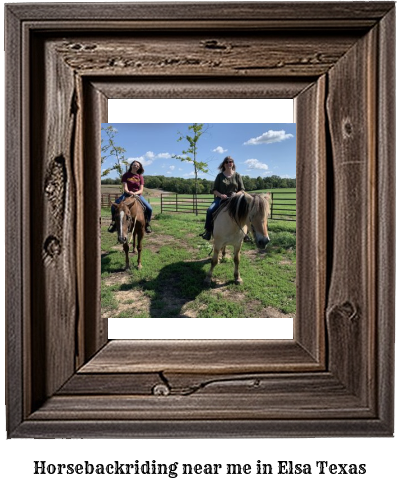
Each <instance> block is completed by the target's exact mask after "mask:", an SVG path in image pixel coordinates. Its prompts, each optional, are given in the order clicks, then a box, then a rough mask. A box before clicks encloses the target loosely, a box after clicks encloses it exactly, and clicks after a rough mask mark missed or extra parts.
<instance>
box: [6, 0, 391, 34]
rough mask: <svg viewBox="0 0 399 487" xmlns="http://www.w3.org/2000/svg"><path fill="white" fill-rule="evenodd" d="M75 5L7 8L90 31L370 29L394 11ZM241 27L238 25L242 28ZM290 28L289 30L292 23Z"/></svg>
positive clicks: (366, 5)
mask: <svg viewBox="0 0 399 487" xmlns="http://www.w3.org/2000/svg"><path fill="white" fill-rule="evenodd" d="M84 7H85V8H82V7H81V6H80V5H74V4H68V5H66V4H48V5H45V4H38V5H35V8H34V9H32V7H30V6H29V5H27V4H25V5H24V4H21V5H9V6H8V8H9V10H10V11H11V12H13V13H14V15H15V16H17V17H18V18H19V19H21V20H25V21H26V20H31V21H32V20H42V21H44V20H61V19H62V20H72V21H74V22H76V21H78V20H84V19H86V20H90V21H94V22H92V23H91V27H92V29H94V28H95V23H96V22H99V21H101V20H107V21H109V20H121V21H123V20H125V21H126V20H127V19H135V18H138V19H140V20H151V21H154V20H156V19H159V20H169V21H172V20H173V21H176V20H179V21H180V22H181V23H184V22H186V21H188V20H191V19H203V20H206V21H212V20H239V21H241V22H242V21H247V22H248V21H251V20H255V21H258V20H260V19H261V20H265V19H270V20H274V21H280V22H281V23H283V24H284V22H285V21H287V20H291V21H295V22H296V23H297V24H302V27H303V28H305V27H306V26H307V25H308V23H309V22H310V21H312V20H313V21H322V20H326V21H328V22H333V21H339V22H340V24H338V25H342V23H345V21H347V22H353V23H354V24H357V25H363V26H364V25H366V26H367V27H369V26H370V25H369V23H366V22H367V21H372V22H374V23H376V22H377V21H378V20H380V19H381V18H382V17H383V16H384V15H385V14H386V13H387V12H388V11H389V10H391V9H392V8H393V2H378V3H376V4H371V3H370V2H356V4H355V5H352V4H351V2H339V3H338V2H328V3H323V4H320V5H318V4H314V3H310V2H309V3H306V2H303V3H302V5H301V6H300V7H293V5H292V4H290V3H289V2H273V3H272V4H271V3H267V2H264V3H260V2H256V3H255V2H245V3H233V2H223V3H222V4H219V3H215V2H201V3H187V4H186V5H185V8H182V7H181V5H179V4H173V3H169V2H165V3H159V2H158V3H154V4H140V3H129V4H123V3H114V4H112V5H110V4H108V5H107V4H97V5H96V4H94V5H90V8H89V4H86V5H84ZM242 25H243V24H242V23H241V26H242ZM290 25H291V28H292V24H290Z"/></svg>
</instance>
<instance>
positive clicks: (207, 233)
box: [201, 230, 212, 240]
mask: <svg viewBox="0 0 399 487" xmlns="http://www.w3.org/2000/svg"><path fill="white" fill-rule="evenodd" d="M201 236H202V238H203V239H204V240H210V239H211V237H212V232H211V231H209V230H205V232H204V233H203V234H202V235H201Z"/></svg>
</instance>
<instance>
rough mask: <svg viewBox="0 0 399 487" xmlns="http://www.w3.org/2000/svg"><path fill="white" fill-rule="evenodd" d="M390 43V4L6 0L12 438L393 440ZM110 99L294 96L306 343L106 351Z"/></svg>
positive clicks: (150, 345) (301, 329) (123, 344)
mask: <svg viewBox="0 0 399 487" xmlns="http://www.w3.org/2000/svg"><path fill="white" fill-rule="evenodd" d="M394 37H395V10H394V3H393V2H387V3H385V2H367V3H360V2H355V3H352V2H348V3H345V2H336V3H331V4H329V3H328V4H327V3H324V2H323V3H322V4H317V3H308V4H306V3H298V4H296V3H294V4H293V3H275V2H273V3H270V4H268V3H253V4H252V3H249V2H245V3H243V2H242V3H238V4H237V3H232V4H228V3H227V4H226V3H218V4H216V3H213V4H212V3H210V4H204V3H201V4H195V3H189V4H186V5H185V6H184V8H182V4H170V3H165V4H164V3H162V4H115V3H112V4H102V5H98V4H97V5H96V4H86V5H85V4H69V5H65V4H56V5H51V4H36V5H29V4H10V5H7V6H6V73H7V80H6V86H7V99H6V120H7V134H6V163H7V173H6V182H7V194H6V201H7V208H11V207H12V208H13V215H15V216H16V219H15V221H16V222H17V223H16V224H15V225H12V226H11V225H8V226H7V235H6V264H7V269H6V276H7V277H6V279H7V284H6V289H7V296H6V307H7V309H6V319H7V421H8V434H9V437H12V438H15V437H50V438H51V437H205V436H209V437H216V436H219V437H220V436H329V435H342V436H346V435H352V436H387V435H392V434H393V367H394V365H393V364H394V361H393V347H394V265H393V258H394V163H395V155H394V137H395V128H394V124H395V114H394V106H395V104H394V89H395V84H394V76H395V68H394V63H393V59H394V46H395V42H394ZM115 97H118V98H123V97H126V98H156V97H168V98H177V97H178V98H190V97H192V98H204V97H205V98H232V99H234V98H264V97H268V98H271V97H275V98H279V97H280V98H282V97H285V98H287V97H288V98H294V99H295V103H296V119H297V123H298V130H297V141H298V149H297V179H298V236H297V240H298V267H297V271H298V272H297V274H298V293H297V308H298V312H297V317H296V321H295V329H294V340H292V341H168V340H166V341H156V340H153V341H135V340H129V341H110V342H108V340H107V329H106V321H104V320H101V319H100V302H99V301H100V293H99V262H100V250H99V249H100V236H99V217H98V215H99V214H100V211H99V205H100V198H99V194H98V192H99V189H98V187H99V185H97V184H96V181H98V180H99V171H100V169H99V167H100V165H99V157H100V154H99V147H100V144H99V137H100V123H101V122H102V121H106V117H107V115H106V105H107V99H108V98H115ZM97 186H98V187H97ZM83 195H84V198H83ZM87 236H89V238H87ZM93 236H94V238H93ZM85 237H86V240H85Z"/></svg>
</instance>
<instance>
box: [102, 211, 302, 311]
mask: <svg viewBox="0 0 399 487" xmlns="http://www.w3.org/2000/svg"><path fill="white" fill-rule="evenodd" d="M104 213H105V211H104V212H103V211H102V216H105V215H104ZM204 221H205V217H204V216H198V217H196V216H195V215H192V214H179V213H177V214H165V213H163V214H158V215H157V216H156V219H155V220H154V221H153V223H152V228H153V232H154V233H153V236H152V238H151V236H149V237H145V238H144V245H143V251H142V264H143V267H142V269H141V270H138V269H137V266H136V261H137V255H132V254H129V256H130V261H131V266H132V269H131V270H130V271H123V269H124V264H125V256H124V253H123V251H122V246H121V245H116V236H115V234H110V233H108V232H107V227H106V226H103V227H102V232H101V233H102V241H101V248H102V251H103V254H104V255H102V263H101V284H102V286H101V307H102V312H103V314H104V313H107V314H108V315H109V316H112V317H126V318H133V317H136V318H139V317H178V316H182V315H185V316H187V314H188V315H190V316H195V317H199V318H201V317H202V318H215V317H220V318H223V317H227V318H229V317H237V318H240V317H259V316H261V315H262V312H263V310H264V309H265V308H266V307H273V308H275V309H276V310H279V311H280V312H281V313H285V314H291V315H292V314H295V310H296V297H295V277H296V226H295V222H286V221H276V222H274V221H270V222H269V235H270V238H271V242H270V243H269V245H268V247H267V252H266V253H257V252H256V250H255V245H254V244H252V243H244V245H243V250H242V252H241V263H240V273H241V277H242V279H243V284H242V285H241V286H237V285H236V284H234V280H233V272H234V264H233V260H232V249H230V250H229V249H228V256H227V257H226V259H224V261H223V262H222V263H220V264H219V265H217V266H216V268H215V270H214V275H213V277H214V279H213V283H212V285H211V286H210V287H207V286H206V285H205V284H204V279H205V276H206V273H207V272H208V270H209V268H210V255H209V254H210V252H211V250H212V245H211V243H209V242H207V241H205V240H203V239H201V238H200V237H199V236H198V234H199V233H200V232H202V230H203V225H204ZM116 293H119V294H118V296H119V298H118V299H119V301H118V299H117V297H116ZM121 295H123V297H122V298H121V297H120V296H121Z"/></svg>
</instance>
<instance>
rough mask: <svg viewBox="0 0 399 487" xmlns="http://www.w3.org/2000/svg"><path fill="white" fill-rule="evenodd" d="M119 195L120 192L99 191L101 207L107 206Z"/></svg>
mask: <svg viewBox="0 0 399 487" xmlns="http://www.w3.org/2000/svg"><path fill="white" fill-rule="evenodd" d="M120 195H121V194H120V193H101V208H109V207H110V206H111V205H112V203H113V202H114V201H115V200H116V199H117V198H119V196H120Z"/></svg>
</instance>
